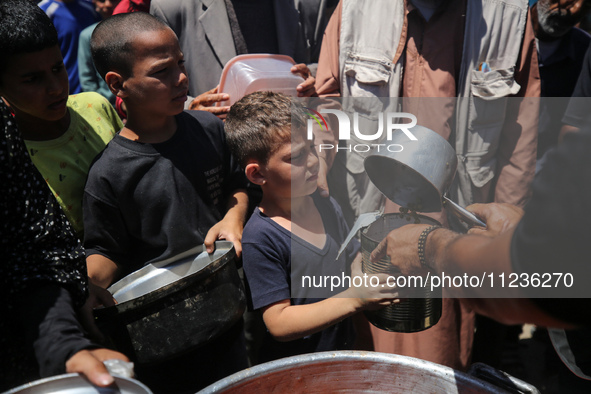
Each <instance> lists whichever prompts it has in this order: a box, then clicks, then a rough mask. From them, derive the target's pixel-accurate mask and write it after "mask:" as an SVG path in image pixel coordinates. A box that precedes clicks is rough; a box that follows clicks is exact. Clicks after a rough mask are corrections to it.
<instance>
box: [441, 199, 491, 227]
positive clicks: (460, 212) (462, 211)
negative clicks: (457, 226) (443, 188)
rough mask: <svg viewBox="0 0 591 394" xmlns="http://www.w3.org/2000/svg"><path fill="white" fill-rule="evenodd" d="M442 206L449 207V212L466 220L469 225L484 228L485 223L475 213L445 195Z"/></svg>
mask: <svg viewBox="0 0 591 394" xmlns="http://www.w3.org/2000/svg"><path fill="white" fill-rule="evenodd" d="M443 206H444V207H445V208H447V209H449V210H450V211H451V213H453V214H454V215H456V216H457V217H458V218H459V219H460V220H463V221H464V222H466V224H467V225H469V226H470V227H474V226H480V227H484V228H486V223H484V222H483V221H482V220H480V219H478V218H477V217H476V215H474V214H473V213H472V212H470V211H468V210H467V209H466V208H463V207H461V206H460V205H458V204H456V203H455V202H454V201H452V200H450V199H449V198H447V196H443Z"/></svg>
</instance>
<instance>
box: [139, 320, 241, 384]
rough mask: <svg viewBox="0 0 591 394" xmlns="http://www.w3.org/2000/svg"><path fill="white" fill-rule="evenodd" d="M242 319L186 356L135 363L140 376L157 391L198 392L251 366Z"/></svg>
mask: <svg viewBox="0 0 591 394" xmlns="http://www.w3.org/2000/svg"><path fill="white" fill-rule="evenodd" d="M244 341H245V340H244V324H243V322H242V320H240V321H239V322H238V323H236V324H234V325H233V326H232V327H230V328H229V329H228V331H226V332H225V333H223V334H221V335H220V336H219V337H217V338H215V339H213V340H210V341H209V342H207V343H206V344H205V345H203V346H201V347H199V348H196V349H194V350H191V351H189V352H188V353H186V354H183V355H182V356H179V357H176V358H173V359H169V360H166V361H163V362H161V363H157V364H155V365H149V366H146V365H141V364H138V365H136V366H135V373H136V375H137V378H138V379H139V380H140V381H141V382H142V383H144V384H146V385H147V386H148V387H150V389H151V390H152V391H153V392H154V394H170V393H174V394H183V393H187V394H189V393H195V392H197V391H199V390H201V389H202V388H204V387H206V386H208V385H210V384H212V383H215V382H217V381H218V380H220V379H223V378H225V377H226V376H229V375H231V374H233V373H235V372H238V371H241V370H243V369H245V368H247V367H248V363H247V359H246V350H245V343H244Z"/></svg>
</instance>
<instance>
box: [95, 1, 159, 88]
mask: <svg viewBox="0 0 591 394" xmlns="http://www.w3.org/2000/svg"><path fill="white" fill-rule="evenodd" d="M164 29H170V27H169V26H168V25H167V24H166V23H164V22H162V21H161V20H160V19H158V18H156V17H155V16H153V15H150V14H148V13H145V12H131V13H124V14H117V15H113V16H111V17H109V18H107V19H105V20H104V21H102V22H100V23H99V24H98V25H97V26H96V28H95V29H94V31H93V32H92V36H91V38H90V51H91V53H92V60H93V61H94V66H95V67H96V69H97V71H98V73H99V74H100V76H101V77H103V78H105V75H107V73H108V72H109V71H116V72H118V73H120V74H122V75H123V76H124V77H129V76H131V73H132V70H133V58H134V54H133V40H134V38H135V36H137V35H138V34H140V33H144V32H148V31H161V30H164Z"/></svg>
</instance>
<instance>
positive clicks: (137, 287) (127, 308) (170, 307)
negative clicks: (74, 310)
mask: <svg viewBox="0 0 591 394" xmlns="http://www.w3.org/2000/svg"><path fill="white" fill-rule="evenodd" d="M234 256H235V251H234V247H233V245H232V243H231V242H227V241H219V242H216V250H215V252H214V253H212V254H208V253H207V252H206V251H205V247H204V246H203V245H200V246H198V247H196V248H194V249H192V250H189V251H187V252H185V253H183V254H181V255H178V256H175V257H174V258H171V259H168V260H166V261H162V262H159V263H154V264H149V265H147V266H145V267H143V268H141V269H140V270H138V271H135V272H133V273H132V274H130V275H128V276H126V277H125V278H123V279H121V280H120V281H119V282H117V283H115V284H113V286H111V287H110V288H109V289H108V290H109V291H110V292H111V293H112V294H113V296H114V298H115V299H116V300H117V302H118V304H117V305H114V306H111V307H107V308H101V309H95V311H94V312H95V317H96V319H97V325H98V326H99V328H101V330H102V331H103V332H104V333H105V334H106V335H107V336H108V338H110V339H111V340H112V341H113V343H114V344H115V345H116V347H117V349H118V350H120V351H122V352H123V353H125V354H126V355H128V356H129V357H130V358H131V359H132V360H133V361H134V362H136V363H138V364H150V363H157V362H161V361H164V360H166V359H168V358H171V357H174V356H178V355H180V354H183V353H186V352H187V351H190V350H192V349H194V348H196V347H198V346H200V345H203V344H205V343H207V342H208V341H210V340H211V339H213V338H215V337H217V336H219V335H220V334H222V333H223V332H224V331H226V330H227V329H229V328H230V327H231V326H232V325H233V324H235V323H236V322H237V321H238V320H239V319H241V317H242V314H243V313H244V310H245V308H246V297H245V293H244V288H243V285H242V281H241V279H240V277H239V275H238V271H237V268H236V265H235V263H234Z"/></svg>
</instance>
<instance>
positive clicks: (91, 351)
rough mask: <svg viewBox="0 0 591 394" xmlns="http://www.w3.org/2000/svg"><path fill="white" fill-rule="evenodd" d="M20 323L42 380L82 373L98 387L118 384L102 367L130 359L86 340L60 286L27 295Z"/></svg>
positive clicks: (22, 300)
mask: <svg viewBox="0 0 591 394" xmlns="http://www.w3.org/2000/svg"><path fill="white" fill-rule="evenodd" d="M17 310H18V312H19V313H18V318H19V323H20V324H21V326H22V327H23V328H24V329H25V331H26V337H27V338H28V341H27V343H31V344H32V347H33V350H34V353H35V357H36V359H37V361H38V363H39V367H40V375H41V376H42V377H46V376H52V375H57V374H61V373H64V372H80V373H82V374H84V375H85V376H86V377H87V378H88V379H89V380H90V381H91V382H92V383H94V384H96V385H98V386H108V385H110V384H112V383H113V382H114V379H113V377H112V376H110V375H109V374H108V372H107V369H106V368H105V366H104V365H103V364H102V361H104V360H108V359H120V360H123V361H129V360H128V358H127V357H126V356H125V355H123V354H121V353H119V352H115V351H112V350H108V349H103V348H100V347H99V346H97V345H96V344H93V343H92V342H91V341H90V340H88V339H87V338H85V336H84V332H83V330H82V328H81V326H80V324H79V323H78V321H77V320H76V313H75V310H74V306H73V300H72V296H71V294H70V293H69V291H67V290H66V289H65V288H64V287H62V286H59V285H56V284H48V285H44V286H38V287H36V288H35V289H34V290H32V291H30V292H28V293H26V294H24V295H23V296H22V297H21V298H20V300H19V305H18V309H17Z"/></svg>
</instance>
